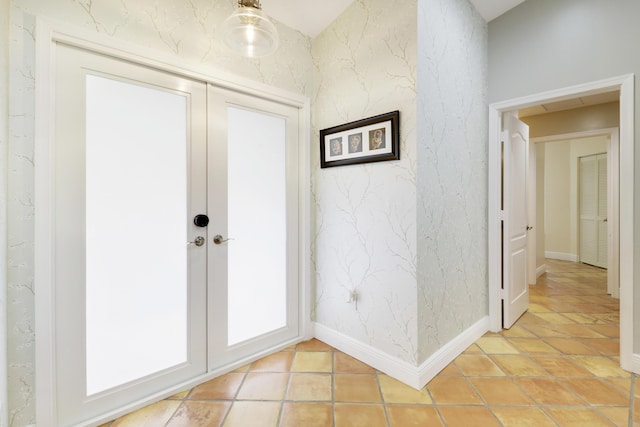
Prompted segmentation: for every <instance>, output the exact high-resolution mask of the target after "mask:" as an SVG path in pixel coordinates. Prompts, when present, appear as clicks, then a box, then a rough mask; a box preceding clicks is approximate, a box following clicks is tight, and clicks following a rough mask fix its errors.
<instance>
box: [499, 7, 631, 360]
mask: <svg viewBox="0 0 640 427" xmlns="http://www.w3.org/2000/svg"><path fill="white" fill-rule="evenodd" d="M638 16H640V2H639V1H637V0H618V1H616V2H611V1H610V0H590V1H584V0H534V1H527V2H524V3H522V4H521V5H519V6H518V7H516V8H514V9H512V10H511V11H509V12H507V13H506V14H504V15H502V16H501V17H499V18H497V19H495V20H494V21H492V22H491V23H490V24H489V101H490V102H498V101H504V100H509V99H513V98H518V97H522V96H526V95H530V94H535V93H540V92H544V91H548V90H553V89H558V88H563V87H567V86H572V85H576V84H580V83H585V82H592V81H596V80H601V79H605V78H610V77H616V76H621V75H625V74H629V73H635V74H640V55H638V54H637V49H636V47H635V41H637V40H640V25H638V22H637V19H638ZM639 120H640V91H636V94H635V121H636V123H638V122H639ZM635 132H636V135H635V137H636V140H640V126H636V129H635ZM634 162H635V165H640V150H635V159H634ZM634 188H635V189H638V188H640V174H635V178H634ZM635 191H636V195H635V206H634V211H636V212H637V210H638V207H639V206H640V197H638V194H637V190H635ZM634 230H635V231H634V236H633V240H634V247H640V220H639V218H638V216H637V215H635V223H634ZM639 269H640V251H635V259H634V271H640V270H639ZM634 283H635V288H634V318H635V319H638V317H639V315H640V313H639V309H640V282H638V281H637V280H634ZM634 334H635V336H634V352H636V353H637V352H640V328H635V331H634Z"/></svg>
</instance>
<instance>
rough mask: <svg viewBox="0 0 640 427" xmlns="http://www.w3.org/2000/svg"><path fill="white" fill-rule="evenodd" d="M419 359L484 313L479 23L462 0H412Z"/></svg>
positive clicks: (483, 91) (483, 62)
mask: <svg viewBox="0 0 640 427" xmlns="http://www.w3.org/2000/svg"><path fill="white" fill-rule="evenodd" d="M418 22H419V23H420V24H419V25H418V40H419V42H418V58H419V59H418V179H417V182H418V183H417V187H418V207H417V212H418V226H417V227H418V240H417V253H418V257H417V259H418V288H419V290H418V313H419V318H418V333H419V337H420V338H419V357H418V360H419V361H420V362H422V361H424V360H425V359H426V358H427V357H429V356H430V355H431V354H433V353H434V352H435V351H436V350H437V349H439V348H440V347H442V345H444V344H446V343H447V342H449V341H450V340H452V339H453V338H455V337H456V336H457V335H459V334H460V333H461V332H463V331H464V330H466V329H467V328H469V327H470V326H472V325H473V324H474V323H476V322H477V321H478V320H480V319H482V318H483V317H484V316H486V315H487V313H488V300H487V143H488V142H487V141H488V127H487V123H488V113H487V24H486V22H485V21H484V20H483V19H482V18H481V17H480V15H479V14H478V13H477V12H476V11H475V9H474V8H473V7H472V6H471V4H470V3H469V2H468V1H467V0H425V1H420V2H418Z"/></svg>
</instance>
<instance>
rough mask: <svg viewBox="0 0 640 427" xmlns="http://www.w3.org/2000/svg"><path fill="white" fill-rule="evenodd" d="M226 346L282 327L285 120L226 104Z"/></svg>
mask: <svg viewBox="0 0 640 427" xmlns="http://www.w3.org/2000/svg"><path fill="white" fill-rule="evenodd" d="M227 113H228V203H229V205H228V218H229V219H228V233H229V237H231V238H233V240H231V241H230V242H229V244H228V251H229V264H228V269H229V270H228V345H229V346H231V345H234V344H237V343H240V342H243V341H246V340H249V339H251V338H255V337H257V336H260V335H262V334H265V333H268V332H271V331H274V330H276V329H279V328H282V327H284V326H286V323H287V265H286V264H287V262H286V260H287V210H286V151H285V147H286V121H285V120H284V119H283V118H280V117H276V116H273V115H268V114H263V113H260V112H256V111H249V110H244V109H240V108H235V107H229V108H228V111H227Z"/></svg>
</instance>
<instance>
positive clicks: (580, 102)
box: [518, 91, 620, 117]
mask: <svg viewBox="0 0 640 427" xmlns="http://www.w3.org/2000/svg"><path fill="white" fill-rule="evenodd" d="M615 101H620V91H615V92H607V93H600V94H597V95H589V96H583V97H580V98H571V99H566V100H564V101H558V102H549V103H546V104H541V105H536V106H534V107H529V108H523V109H521V110H519V111H518V116H519V117H528V116H537V115H538V114H546V113H553V112H556V111H565V110H573V109H574V108H581V107H588V106H590V105H598V104H605V103H607V102H615Z"/></svg>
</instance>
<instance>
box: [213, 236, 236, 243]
mask: <svg viewBox="0 0 640 427" xmlns="http://www.w3.org/2000/svg"><path fill="white" fill-rule="evenodd" d="M229 240H233V239H232V238H228V239H225V238H224V237H222V236H221V235H219V234H216V235H215V236H213V243H215V244H216V245H221V244H222V243H225V242H228V241H229Z"/></svg>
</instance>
